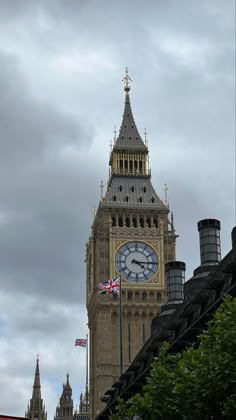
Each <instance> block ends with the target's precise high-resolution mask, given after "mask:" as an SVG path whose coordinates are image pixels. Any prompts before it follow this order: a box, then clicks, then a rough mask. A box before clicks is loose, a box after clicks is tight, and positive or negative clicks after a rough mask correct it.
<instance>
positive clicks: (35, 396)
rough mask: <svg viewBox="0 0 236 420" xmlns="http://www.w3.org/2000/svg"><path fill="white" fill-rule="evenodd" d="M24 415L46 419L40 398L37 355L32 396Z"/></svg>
mask: <svg viewBox="0 0 236 420" xmlns="http://www.w3.org/2000/svg"><path fill="white" fill-rule="evenodd" d="M26 417H28V418H29V419H32V420H34V419H35V418H36V417H37V418H38V420H47V413H46V411H45V404H44V403H43V400H42V398H41V385H40V373H39V355H37V359H36V369H35V375H34V385H33V392H32V398H31V400H30V403H29V405H28V411H27V413H26Z"/></svg>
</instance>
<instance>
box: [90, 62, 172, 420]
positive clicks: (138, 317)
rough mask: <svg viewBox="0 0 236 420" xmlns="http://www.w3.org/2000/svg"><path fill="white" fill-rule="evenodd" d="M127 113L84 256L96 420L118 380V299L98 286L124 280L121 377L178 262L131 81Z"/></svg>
mask: <svg viewBox="0 0 236 420" xmlns="http://www.w3.org/2000/svg"><path fill="white" fill-rule="evenodd" d="M124 85H125V86H124V90H125V108H124V114H123V120H122V123H121V127H120V130H119V134H118V136H117V138H116V139H115V143H114V146H113V149H112V151H111V154H110V162H109V165H110V177H109V180H108V183H107V191H106V193H105V195H104V197H102V198H101V200H100V203H99V206H98V209H97V212H96V214H95V217H94V222H93V225H92V228H91V235H90V237H89V241H88V243H87V249H86V264H87V278H86V291H87V292H86V298H87V309H88V319H89V329H90V398H91V418H92V419H94V418H95V417H96V415H97V414H98V413H99V412H100V410H101V409H102V407H103V403H102V402H101V397H102V396H103V395H104V393H105V391H106V390H108V389H109V388H110V387H111V385H112V384H113V383H114V382H115V380H116V379H117V377H118V376H119V374H120V346H119V341H120V340H119V297H118V298H117V297H116V296H113V295H100V294H98V293H97V285H98V283H99V282H101V281H105V280H108V279H110V278H113V277H116V276H118V275H120V276H121V279H122V321H123V322H122V324H123V328H122V337H123V359H124V369H125V368H126V367H127V366H128V365H129V364H130V362H131V361H132V360H133V358H134V357H135V355H136V354H137V352H138V351H139V350H140V348H141V347H142V345H143V343H144V342H145V341H146V340H147V338H148V337H149V335H150V325H151V320H152V318H153V317H154V316H155V315H156V314H157V313H158V312H159V310H160V305H161V304H162V303H164V302H165V263H166V262H167V261H169V260H170V261H173V260H175V239H176V235H175V230H174V226H173V218H172V220H171V221H169V219H168V213H169V209H168V206H167V204H166V203H163V202H162V201H161V200H160V198H159V197H158V195H157V194H156V192H155V190H154V188H153V186H152V183H151V175H150V169H149V155H148V147H147V144H146V141H145V142H143V140H142V138H141V136H140V134H139V132H138V129H137V127H136V124H135V121H134V118H133V114H132V110H131V105H130V96H129V91H130V78H129V76H128V71H127V69H126V75H125V78H124Z"/></svg>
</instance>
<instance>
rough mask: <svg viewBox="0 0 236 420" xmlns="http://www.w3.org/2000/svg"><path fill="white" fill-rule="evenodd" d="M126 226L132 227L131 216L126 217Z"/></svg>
mask: <svg viewBox="0 0 236 420" xmlns="http://www.w3.org/2000/svg"><path fill="white" fill-rule="evenodd" d="M125 226H126V227H130V218H129V217H126V219H125Z"/></svg>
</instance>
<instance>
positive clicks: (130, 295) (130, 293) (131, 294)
mask: <svg viewBox="0 0 236 420" xmlns="http://www.w3.org/2000/svg"><path fill="white" fill-rule="evenodd" d="M127 297H128V300H132V297H133V293H132V292H128V296H127Z"/></svg>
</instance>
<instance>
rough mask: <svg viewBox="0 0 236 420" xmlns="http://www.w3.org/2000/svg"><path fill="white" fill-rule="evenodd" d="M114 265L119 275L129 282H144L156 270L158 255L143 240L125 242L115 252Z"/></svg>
mask: <svg viewBox="0 0 236 420" xmlns="http://www.w3.org/2000/svg"><path fill="white" fill-rule="evenodd" d="M115 266H116V270H117V272H118V273H119V274H120V275H121V277H122V278H123V279H124V280H127V281H128V282H129V283H134V284H139V283H145V282H147V281H149V280H151V279H152V278H153V276H154V275H155V274H156V273H157V271H158V256H157V253H156V251H155V250H154V249H153V248H152V247H151V246H150V245H149V244H147V243H145V242H142V241H132V242H126V243H124V244H123V245H121V246H120V247H119V248H118V250H117V252H116V258H115Z"/></svg>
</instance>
